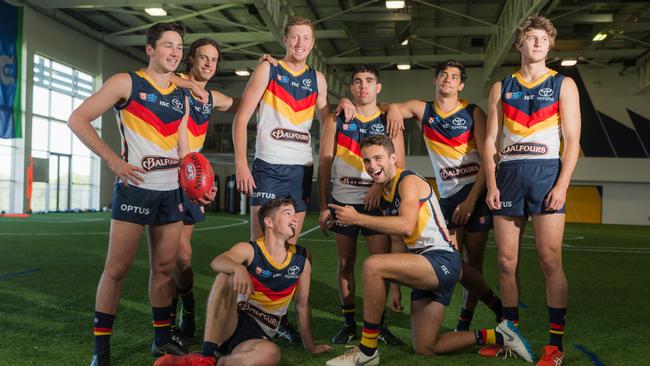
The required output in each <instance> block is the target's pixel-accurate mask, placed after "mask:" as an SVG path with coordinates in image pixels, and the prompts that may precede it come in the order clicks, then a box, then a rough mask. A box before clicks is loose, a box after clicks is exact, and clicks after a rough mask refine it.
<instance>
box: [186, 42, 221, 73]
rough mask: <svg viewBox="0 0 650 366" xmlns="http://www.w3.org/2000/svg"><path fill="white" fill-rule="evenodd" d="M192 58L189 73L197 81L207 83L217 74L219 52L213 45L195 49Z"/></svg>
mask: <svg viewBox="0 0 650 366" xmlns="http://www.w3.org/2000/svg"><path fill="white" fill-rule="evenodd" d="M191 57H192V70H191V73H192V75H193V76H194V78H195V79H196V80H198V81H208V80H210V79H212V77H213V76H214V74H215V73H216V72H217V63H218V61H219V51H218V50H217V49H216V48H215V47H214V46H213V45H209V44H208V45H205V46H201V47H199V48H197V49H196V51H195V52H194V55H192V56H191Z"/></svg>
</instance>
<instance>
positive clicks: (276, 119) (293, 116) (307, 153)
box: [255, 61, 318, 165]
mask: <svg viewBox="0 0 650 366" xmlns="http://www.w3.org/2000/svg"><path fill="white" fill-rule="evenodd" d="M317 97H318V82H317V76H316V70H314V69H312V68H310V67H308V66H306V65H305V67H304V68H303V69H302V70H299V71H294V70H292V69H290V68H289V67H288V66H287V65H286V64H285V63H284V62H282V61H279V62H278V65H277V66H273V65H271V70H270V73H269V83H268V85H267V86H266V90H265V91H264V94H263V95H262V99H261V101H260V105H259V109H258V114H257V118H258V119H257V141H256V144H255V158H256V159H261V160H264V161H265V162H267V163H270V164H297V165H308V164H311V163H312V162H313V157H312V148H311V134H310V133H309V130H310V129H311V123H312V121H313V119H314V112H315V111H316V99H317Z"/></svg>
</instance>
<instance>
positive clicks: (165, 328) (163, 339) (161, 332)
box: [151, 306, 173, 346]
mask: <svg viewBox="0 0 650 366" xmlns="http://www.w3.org/2000/svg"><path fill="white" fill-rule="evenodd" d="M151 310H152V313H153V322H152V324H153V328H154V341H155V342H156V344H157V345H159V346H160V345H163V344H165V343H167V342H169V340H170V339H171V335H172V333H171V325H172V320H171V316H172V311H173V310H172V307H171V306H165V307H162V308H155V307H152V308H151Z"/></svg>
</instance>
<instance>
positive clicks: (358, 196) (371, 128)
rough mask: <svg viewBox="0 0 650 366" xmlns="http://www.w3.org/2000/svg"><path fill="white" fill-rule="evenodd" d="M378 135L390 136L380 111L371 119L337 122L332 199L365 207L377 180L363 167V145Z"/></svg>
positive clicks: (359, 117)
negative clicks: (366, 198)
mask: <svg viewBox="0 0 650 366" xmlns="http://www.w3.org/2000/svg"><path fill="white" fill-rule="evenodd" d="M374 135H386V115H385V114H383V113H381V111H377V113H375V114H373V115H371V116H367V117H364V116H360V115H358V114H357V115H355V116H354V118H352V119H351V120H350V121H349V122H346V121H345V116H342V115H341V116H339V117H338V118H337V119H336V155H335V156H334V161H333V162H332V180H333V182H332V197H334V199H335V200H337V201H339V202H343V203H347V204H360V203H363V198H364V197H365V195H366V193H367V192H368V188H370V186H372V185H373V180H372V178H370V175H368V173H367V172H366V170H365V169H364V167H363V158H362V157H361V147H360V146H359V145H360V143H361V141H362V140H363V139H364V138H366V137H368V136H374Z"/></svg>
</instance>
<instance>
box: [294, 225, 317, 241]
mask: <svg viewBox="0 0 650 366" xmlns="http://www.w3.org/2000/svg"><path fill="white" fill-rule="evenodd" d="M319 228H320V225H316V226H314V227H313V228H311V229H309V230H307V231H303V232H302V233H300V235H298V237H299V238H302V237H303V236H305V235H307V234H309V233H311V232H312V231H314V230H316V229H319Z"/></svg>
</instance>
